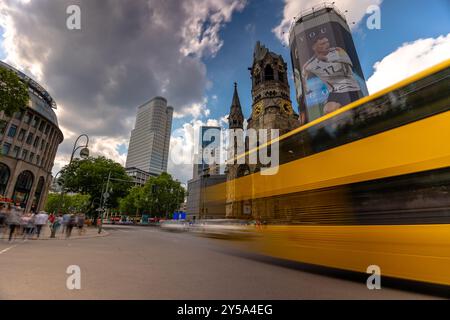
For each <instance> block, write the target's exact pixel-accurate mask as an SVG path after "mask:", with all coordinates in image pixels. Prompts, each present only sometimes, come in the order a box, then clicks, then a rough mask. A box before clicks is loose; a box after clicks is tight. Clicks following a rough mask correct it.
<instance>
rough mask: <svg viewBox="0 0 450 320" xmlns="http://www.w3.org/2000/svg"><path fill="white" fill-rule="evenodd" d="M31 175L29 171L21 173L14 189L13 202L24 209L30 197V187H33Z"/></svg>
mask: <svg viewBox="0 0 450 320" xmlns="http://www.w3.org/2000/svg"><path fill="white" fill-rule="evenodd" d="M33 180H34V177H33V174H32V173H31V172H30V171H23V172H22V173H21V174H20V175H19V176H18V177H17V182H16V186H15V187H14V194H13V200H14V202H16V203H17V202H19V203H20V206H21V207H22V208H25V207H26V205H27V202H28V199H29V197H30V191H31V187H32V185H33Z"/></svg>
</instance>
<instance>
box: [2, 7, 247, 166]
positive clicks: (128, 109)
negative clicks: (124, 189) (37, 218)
mask: <svg viewBox="0 0 450 320" xmlns="http://www.w3.org/2000/svg"><path fill="white" fill-rule="evenodd" d="M75 2H77V3H78V4H80V7H81V9H82V11H81V15H82V30H81V31H80V32H73V31H69V30H67V28H65V20H66V17H67V16H66V10H65V9H66V8H67V6H68V5H69V4H73V1H72V0H59V1H53V0H21V1H17V0H0V25H1V27H2V29H3V31H4V33H3V40H2V44H3V48H4V52H5V54H6V61H7V62H8V63H10V64H12V65H14V66H15V67H17V68H18V69H20V70H22V71H24V72H25V73H27V74H29V75H30V76H32V77H34V78H35V79H36V80H38V81H39V82H40V84H42V85H43V86H44V87H45V88H46V89H47V90H48V91H49V92H50V94H51V95H52V96H53V97H54V98H55V100H56V101H57V103H58V110H57V114H58V120H59V124H60V126H61V129H62V130H63V132H64V135H65V140H64V142H63V144H62V145H61V146H60V147H59V150H58V157H57V159H56V161H55V163H56V165H55V170H57V166H58V164H60V165H64V164H65V163H67V162H68V158H69V157H70V152H71V150H72V146H73V142H74V139H75V138H76V137H77V136H78V135H79V134H80V133H87V134H89V136H90V137H91V143H92V145H91V147H92V148H91V151H92V153H93V154H102V155H105V156H107V157H110V158H112V159H114V160H116V161H118V162H120V163H124V157H125V156H124V155H122V156H121V155H120V154H119V153H118V152H117V150H116V149H117V147H118V146H119V145H121V144H123V143H124V142H127V140H128V139H129V135H130V131H131V129H132V127H133V123H134V119H135V116H136V108H137V106H138V105H139V104H141V103H143V102H144V101H147V100H149V99H150V98H152V97H153V96H157V95H164V96H165V97H166V98H167V100H168V102H169V104H170V105H172V106H173V107H174V111H175V113H174V114H175V117H176V118H184V117H186V119H199V118H202V117H208V116H209V115H210V110H209V109H208V108H207V106H206V102H207V101H206V100H205V99H204V96H205V91H206V90H207V89H208V86H211V85H212V84H211V82H210V81H209V80H208V79H207V71H206V65H205V64H204V62H203V61H202V60H201V58H202V57H205V56H214V55H215V54H216V53H217V52H218V51H219V50H220V48H221V46H222V45H223V41H222V40H221V39H220V35H219V32H220V30H221V28H222V27H223V26H224V25H225V24H226V23H228V22H230V21H231V19H232V15H233V13H235V12H237V11H240V10H242V9H243V8H244V6H245V5H246V0H186V1H183V2H180V1H179V0H151V1H150V0H133V1H122V0H107V1H106V0H77V1H75ZM105 12H108V14H105ZM105 35H107V36H105ZM55 170H54V172H56V171H55Z"/></svg>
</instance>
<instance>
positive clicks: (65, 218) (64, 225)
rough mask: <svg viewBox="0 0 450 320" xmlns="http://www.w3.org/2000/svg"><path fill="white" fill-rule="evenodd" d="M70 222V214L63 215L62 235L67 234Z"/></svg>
mask: <svg viewBox="0 0 450 320" xmlns="http://www.w3.org/2000/svg"><path fill="white" fill-rule="evenodd" d="M69 220H70V214H68V213H66V214H64V215H63V220H62V233H65V232H66V228H67V224H68V223H69Z"/></svg>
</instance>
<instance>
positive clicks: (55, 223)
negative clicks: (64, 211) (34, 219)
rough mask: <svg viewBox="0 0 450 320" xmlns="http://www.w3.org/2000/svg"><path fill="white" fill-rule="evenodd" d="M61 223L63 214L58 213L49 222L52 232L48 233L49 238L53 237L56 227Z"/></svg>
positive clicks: (56, 230)
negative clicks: (50, 222) (51, 221)
mask: <svg viewBox="0 0 450 320" xmlns="http://www.w3.org/2000/svg"><path fill="white" fill-rule="evenodd" d="M62 224H63V216H62V215H61V214H60V215H58V216H57V217H55V219H54V221H53V223H52V224H51V229H52V234H51V235H50V238H55V236H56V232H58V229H59V228H60V227H61V226H62Z"/></svg>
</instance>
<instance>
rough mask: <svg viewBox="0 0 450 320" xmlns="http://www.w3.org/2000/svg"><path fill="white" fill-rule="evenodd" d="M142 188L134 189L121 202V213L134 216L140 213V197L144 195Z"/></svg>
mask: <svg viewBox="0 0 450 320" xmlns="http://www.w3.org/2000/svg"><path fill="white" fill-rule="evenodd" d="M142 190H143V188H142V187H134V188H132V189H131V190H130V192H129V193H128V194H127V195H126V196H125V197H124V198H122V199H120V201H119V209H120V212H121V213H124V214H127V215H134V214H135V213H139V211H140V210H141V209H142V208H141V207H140V206H139V205H140V204H141V203H140V201H139V200H140V197H141V194H142Z"/></svg>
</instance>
